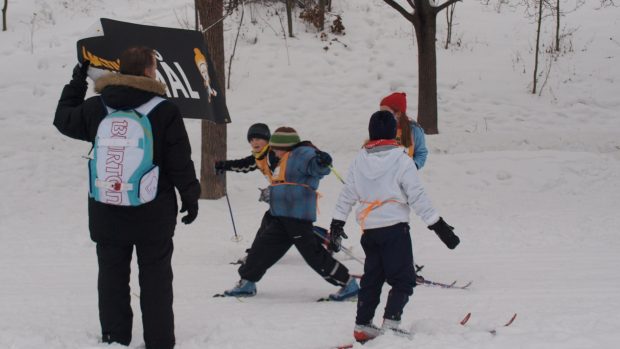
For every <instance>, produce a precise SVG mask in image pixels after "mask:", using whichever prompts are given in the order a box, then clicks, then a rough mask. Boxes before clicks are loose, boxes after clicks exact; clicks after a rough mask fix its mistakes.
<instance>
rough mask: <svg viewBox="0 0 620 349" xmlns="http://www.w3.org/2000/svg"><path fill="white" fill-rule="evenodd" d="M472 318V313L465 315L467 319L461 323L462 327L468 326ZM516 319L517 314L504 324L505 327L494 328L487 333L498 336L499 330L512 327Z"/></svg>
mask: <svg viewBox="0 0 620 349" xmlns="http://www.w3.org/2000/svg"><path fill="white" fill-rule="evenodd" d="M470 318H471V313H467V314H466V315H465V317H464V318H463V319H462V320H461V321H460V322H459V323H460V324H461V325H462V326H466V325H467V322H468V321H469V319H470ZM516 318H517V313H514V314H513V315H512V317H510V319H508V321H507V322H506V323H504V324H503V325H501V326H499V327H497V328H493V329H490V330H486V331H487V332H489V333H490V334H492V335H496V334H497V330H498V328H501V327H508V326H510V325H512V323H513V322H514V321H515V319H516Z"/></svg>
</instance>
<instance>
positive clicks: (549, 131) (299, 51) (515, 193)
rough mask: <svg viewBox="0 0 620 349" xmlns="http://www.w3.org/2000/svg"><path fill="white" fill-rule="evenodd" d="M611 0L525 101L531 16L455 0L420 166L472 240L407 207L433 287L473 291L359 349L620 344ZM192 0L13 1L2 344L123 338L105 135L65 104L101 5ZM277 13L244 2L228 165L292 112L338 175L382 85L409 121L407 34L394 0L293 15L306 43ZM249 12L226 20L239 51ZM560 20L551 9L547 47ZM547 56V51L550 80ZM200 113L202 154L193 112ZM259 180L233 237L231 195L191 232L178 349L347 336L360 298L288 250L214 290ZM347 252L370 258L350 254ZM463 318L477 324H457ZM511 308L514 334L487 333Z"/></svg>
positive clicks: (234, 189)
mask: <svg viewBox="0 0 620 349" xmlns="http://www.w3.org/2000/svg"><path fill="white" fill-rule="evenodd" d="M563 3H567V5H566V6H567V7H568V6H569V5H568V3H571V4H572V3H573V2H572V1H563ZM597 3H598V1H588V2H587V4H586V5H584V6H583V7H581V8H579V9H578V10H577V11H576V12H573V13H570V14H568V15H566V16H565V17H564V18H563V28H564V29H565V30H566V31H573V34H572V35H571V36H570V37H569V38H567V40H566V41H565V43H564V45H565V46H566V48H569V47H570V48H571V50H570V52H567V53H565V54H563V55H561V56H560V57H559V58H558V60H557V61H554V62H553V64H552V66H551V73H550V75H549V79H548V81H547V83H546V85H545V87H544V90H543V92H542V95H541V96H538V95H532V94H530V93H529V90H530V89H531V85H530V84H531V75H532V64H533V54H532V49H533V45H534V40H535V25H534V23H533V22H532V20H531V19H527V18H525V17H524V15H523V10H522V9H520V8H516V9H512V8H509V7H504V8H502V10H501V12H500V13H498V12H497V11H495V10H494V8H493V7H492V6H489V7H484V6H482V5H481V4H480V3H479V2H478V1H473V0H470V1H464V2H459V3H458V5H457V8H456V14H455V16H456V18H455V29H454V35H455V39H458V40H459V41H460V42H461V45H460V46H453V47H452V48H451V49H449V50H444V49H443V48H442V47H441V46H442V42H443V36H444V34H445V24H444V22H443V18H444V17H443V16H444V14H443V13H442V14H440V17H439V18H440V20H439V28H438V29H439V33H438V40H439V41H438V43H437V44H438V49H437V53H438V86H439V87H438V93H439V129H440V132H441V133H440V134H439V135H434V136H427V145H428V147H429V150H430V151H431V153H430V154H429V158H428V161H427V164H426V167H425V168H424V169H423V171H422V173H421V176H422V179H423V181H424V183H425V185H426V188H427V190H428V192H429V193H430V195H431V198H432V200H433V202H434V204H435V206H436V207H437V208H438V209H439V211H440V212H441V214H442V215H443V217H444V218H445V219H446V221H447V222H448V223H450V224H451V225H453V226H455V227H456V232H457V234H458V235H459V236H460V237H461V241H462V243H461V245H460V246H458V247H457V249H456V250H454V251H450V250H448V249H447V248H445V246H444V245H443V244H442V243H441V242H440V241H439V239H437V237H436V236H434V234H433V233H432V232H431V231H429V230H427V229H426V227H424V226H423V224H422V223H421V221H420V220H419V219H418V218H417V217H413V216H412V231H413V233H412V234H413V238H414V254H415V257H416V262H417V263H419V264H424V265H426V267H425V269H424V271H423V273H422V274H423V275H424V276H426V277H427V278H428V279H432V280H435V281H448V282H450V281H452V280H455V279H458V280H459V281H461V282H466V281H468V280H473V281H474V283H473V285H472V286H471V289H470V290H467V291H459V290H443V289H438V288H427V287H418V288H416V291H415V294H414V296H413V297H412V299H411V301H410V303H409V304H408V305H407V307H406V309H405V314H404V317H403V325H404V327H405V328H407V329H410V330H411V331H413V332H414V333H415V335H414V338H413V339H412V340H411V341H410V340H407V339H403V338H398V337H394V336H384V337H382V338H378V339H376V340H375V341H373V342H370V343H368V344H367V345H365V346H364V348H429V349H430V348H503V349H509V348H528V349H529V348H580V349H582V348H612V347H615V346H616V345H618V344H617V343H620V333H619V332H618V328H620V312H619V310H620V273H618V267H619V266H620V253H619V252H618V250H619V248H620V237H619V236H618V227H619V226H620V218H619V217H620V215H618V209H619V208H620V204H619V202H620V115H619V114H618V110H620V97H618V92H619V90H618V87H617V84H618V81H620V9H619V8H614V7H612V8H607V9H603V10H596V7H597ZM192 6H193V1H188V0H183V1H181V0H175V1H164V0H153V1H149V2H145V1H137V0H128V1H121V0H109V1H103V0H85V1H83V0H65V1H53V0H21V1H14V0H11V1H9V6H8V16H7V17H8V18H7V19H8V28H9V29H8V31H6V32H0V40H1V43H2V45H0V57H1V61H0V63H1V64H0V76H1V79H0V104H1V105H2V112H1V113H0V183H1V188H2V189H0V194H1V195H2V200H1V201H0V239H1V243H0V348H11V349H30V348H37V349H38V348H43V347H44V348H50V349H61V348H62V349H70V348H89V349H90V348H108V346H107V345H102V344H99V343H98V341H99V335H100V328H99V322H98V313H97V291H96V277H97V261H96V255H95V248H94V247H95V245H94V243H92V242H91V241H90V239H89V235H88V225H87V222H88V220H87V215H86V191H87V171H86V162H85V160H84V159H82V158H81V156H82V155H85V154H86V153H87V152H88V150H89V149H90V145H89V144H87V143H85V142H79V141H75V140H71V139H68V138H65V137H63V136H62V135H60V134H59V133H58V132H57V131H56V129H55V128H54V127H53V126H52V120H53V114H54V110H55V106H56V102H57V99H58V97H59V95H60V91H61V89H62V86H63V85H64V84H65V83H66V82H68V80H69V78H70V76H71V69H72V67H73V66H74V64H75V62H76V53H75V42H76V40H77V39H78V38H79V37H80V36H81V35H82V34H83V33H84V32H85V31H86V30H87V29H88V28H89V27H90V26H91V25H92V24H93V23H94V22H95V21H96V20H97V19H98V18H100V17H107V18H113V19H118V20H124V21H130V22H135V23H141V24H151V25H160V26H169V27H183V26H184V25H183V24H182V23H184V22H188V23H190V26H193V12H192ZM276 10H277V11H278V12H277V13H278V14H279V16H280V17H281V18H282V21H283V23H285V15H284V11H283V9H282V5H278V6H275V5H272V6H269V7H266V8H265V7H261V6H259V5H257V4H254V5H246V13H245V15H246V18H245V24H244V26H243V28H242V33H241V38H240V40H239V44H238V47H237V52H236V55H235V58H234V61H233V65H232V74H231V85H232V86H231V89H229V90H227V91H226V93H227V98H228V107H229V109H230V112H231V117H232V120H233V123H232V124H230V125H229V126H228V133H229V135H230V136H229V138H228V149H229V152H228V157H229V158H239V157H242V156H246V155H247V154H248V153H249V147H248V145H247V143H246V141H245V133H246V130H247V128H248V126H249V125H251V124H252V123H254V122H266V123H268V124H269V125H270V126H271V127H272V130H273V129H275V128H276V127H278V126H283V125H288V126H292V127H294V128H296V129H297V130H298V131H299V133H300V134H301V136H302V138H304V139H311V140H312V141H313V142H315V144H317V145H318V146H319V147H322V148H323V149H324V150H326V151H329V152H331V153H332V154H333V156H334V158H335V163H334V165H335V168H336V169H337V170H338V171H339V172H340V173H341V174H343V175H344V174H345V173H346V170H347V167H348V164H349V161H350V160H351V159H352V158H353V156H354V154H355V152H356V151H357V150H358V149H359V146H360V144H361V143H362V142H363V140H364V138H365V136H366V132H367V121H368V118H369V116H370V115H371V113H372V112H374V111H375V110H376V109H377V107H378V103H379V100H380V99H381V97H383V96H385V95H387V94H388V93H389V92H391V91H394V90H399V91H401V90H402V91H405V92H407V94H408V96H409V100H408V102H409V110H410V111H411V114H413V115H415V110H416V104H417V97H416V88H417V77H416V76H417V58H416V57H417V51H416V46H415V44H414V41H413V39H412V33H413V29H412V27H411V26H410V25H409V24H408V23H407V22H406V21H405V19H404V18H402V16H401V15H400V14H398V13H397V12H396V11H394V10H393V9H391V8H390V7H388V6H387V5H385V4H384V3H383V2H382V1H380V0H367V1H359V0H339V1H334V12H335V13H339V14H342V15H343V22H344V25H345V27H346V35H345V36H334V35H332V34H328V39H329V40H331V39H334V38H337V39H338V41H327V42H323V41H320V40H319V37H318V34H317V33H316V32H315V31H313V30H312V29H310V28H307V27H306V25H304V24H303V23H301V22H300V21H299V20H298V19H297V20H296V21H295V24H294V30H295V33H296V37H295V38H287V39H286V41H285V40H284V39H283V35H282V26H281V24H280V19H279V17H278V15H276V14H275V13H276ZM239 17H240V13H235V14H233V15H232V16H231V17H229V18H227V19H226V20H225V22H224V23H225V39H226V55H227V56H229V55H230V53H231V52H232V48H233V43H234V38H235V35H236V28H237V20H238V19H239ZM251 20H254V22H252V21H251ZM553 28H554V26H553V25H552V23H551V21H550V20H547V22H545V26H544V33H543V35H542V37H543V41H544V43H545V44H546V47H548V44H549V43H550V42H551V40H552V36H553ZM345 45H346V47H345ZM323 47H328V50H324V49H323ZM548 62H549V59H548V56H544V58H543V59H542V63H541V64H542V67H543V68H542V70H543V72H544V71H546V67H547V66H548V64H549V63H548ZM91 86H92V84H91ZM539 86H540V85H539ZM186 125H187V128H188V130H189V133H190V138H191V142H192V145H193V148H194V159H195V162H196V164H199V159H200V157H199V149H200V122H199V121H197V120H186ZM265 184H266V183H265V181H264V179H263V178H262V176H261V175H260V174H259V173H251V174H245V175H244V174H232V173H231V174H228V192H229V198H230V201H231V204H232V207H233V211H234V218H235V223H236V225H237V231H238V232H239V234H241V235H242V236H243V238H244V239H243V240H242V241H241V242H240V243H235V242H233V241H231V237H232V235H233V230H232V225H231V222H230V219H229V213H228V206H227V204H226V200H225V199H220V200H216V201H201V202H200V215H199V217H198V219H197V220H196V222H195V223H194V224H192V225H190V226H185V225H182V224H180V225H179V226H178V229H177V232H176V237H175V240H174V241H175V245H176V246H175V247H176V250H175V252H174V258H173V267H174V272H175V280H174V288H175V300H174V309H175V320H176V336H177V347H178V348H179V349H199V348H200V349H202V348H257V349H262V348H264V349H275V348H329V347H330V346H335V345H337V344H344V343H347V342H350V341H351V340H352V328H353V325H354V317H355V303H353V302H346V303H342V304H339V303H316V302H314V301H315V299H317V298H319V297H322V296H325V295H327V294H328V293H331V292H333V291H335V287H333V286H331V285H329V284H328V283H326V282H324V281H323V280H322V279H321V278H320V276H318V275H317V274H315V273H314V272H313V271H312V270H311V269H310V268H309V267H308V266H306V265H305V263H304V261H303V260H302V259H301V257H300V256H299V254H298V253H297V251H295V250H294V249H292V250H291V251H290V252H289V253H288V254H287V255H286V256H285V257H284V258H283V259H282V260H281V261H280V262H279V263H278V264H276V265H275V266H274V267H273V268H272V269H271V270H269V271H268V273H267V274H266V276H265V277H264V279H263V280H261V282H260V283H259V284H258V295H257V296H256V297H254V298H250V299H243V300H237V299H234V298H233V299H222V298H212V297H211V296H212V295H213V294H214V293H219V292H221V291H222V290H224V289H226V288H229V287H230V286H232V285H233V284H234V283H235V282H236V281H237V279H238V275H237V273H236V267H235V266H232V265H230V264H229V262H230V261H233V260H235V259H237V258H238V257H240V256H242V255H243V254H244V250H245V249H246V248H247V247H248V246H249V244H250V243H251V241H252V239H253V237H254V233H255V231H256V229H257V228H258V225H259V221H260V218H261V216H262V214H263V212H264V210H266V209H267V206H266V205H264V204H263V203H258V202H257V201H256V200H257V198H258V194H259V193H258V190H257V189H256V188H257V187H263V186H265ZM340 187H341V185H340V183H339V181H338V180H337V179H336V177H335V176H329V177H327V178H326V179H324V180H323V181H322V183H321V187H320V188H319V190H320V192H322V193H323V195H324V196H323V199H322V200H321V202H320V210H321V213H320V215H319V218H318V222H317V224H319V225H323V226H326V225H328V224H329V221H330V219H331V217H330V213H331V210H332V208H333V205H334V203H335V200H336V197H337V194H338V191H339V190H340ZM347 231H348V233H349V235H350V238H349V240H346V241H345V242H346V244H347V246H352V247H353V251H354V252H355V253H356V254H357V255H358V256H360V257H362V256H363V251H362V249H361V247H360V246H359V237H360V235H359V227H358V226H357V225H356V224H355V222H354V219H352V218H350V219H349V221H348V224H347ZM338 257H339V258H344V257H345V256H340V255H339V256H338ZM345 263H346V264H347V265H348V266H349V267H350V269H351V270H352V271H354V272H357V273H359V272H361V271H362V268H361V265H359V264H358V263H357V262H356V261H354V260H350V259H349V260H345ZM132 276H133V278H132V281H131V286H132V292H134V294H135V297H133V299H132V305H133V308H134V315H135V316H134V332H133V342H132V344H131V346H130V348H141V347H143V345H144V342H143V340H142V325H141V321H140V309H139V302H138V298H137V297H138V295H139V287H138V284H137V280H136V279H137V267H136V266H135V265H134V266H133V274H132ZM387 290H388V288H387V287H386V288H385V289H384V295H383V296H384V300H385V295H386V294H387ZM383 306H384V303H382V305H380V306H379V308H378V310H377V318H376V322H378V323H380V317H381V314H382V311H383ZM467 312H472V313H473V316H472V319H471V320H470V323H469V325H468V326H467V327H462V326H460V325H459V324H458V321H459V320H460V319H461V318H462V317H463V316H464V315H465V314H466V313H467ZM515 312H516V313H518V316H517V319H516V321H515V322H514V324H513V325H512V326H511V327H508V328H500V329H499V330H498V333H497V335H496V336H493V335H491V334H489V333H488V332H487V330H489V329H492V328H495V327H496V326H498V325H499V324H501V323H503V322H505V321H507V320H508V318H509V317H510V316H511V315H512V314H513V313H515ZM614 343H615V344H614ZM356 347H361V346H359V345H358V346H356ZM109 348H120V346H110V347H109Z"/></svg>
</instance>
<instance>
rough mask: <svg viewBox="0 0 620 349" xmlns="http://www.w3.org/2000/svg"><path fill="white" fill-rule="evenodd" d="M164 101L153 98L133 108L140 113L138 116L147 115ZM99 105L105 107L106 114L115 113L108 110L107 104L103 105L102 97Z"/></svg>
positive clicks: (112, 110)
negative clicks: (101, 104)
mask: <svg viewBox="0 0 620 349" xmlns="http://www.w3.org/2000/svg"><path fill="white" fill-rule="evenodd" d="M165 100H166V99H165V98H162V97H159V96H155V97H153V98H151V99H150V100H149V101H148V102H146V103H144V104H142V105H141V106H139V107H137V108H134V110H135V111H137V112H138V113H140V115H148V114H149V113H150V112H151V111H153V109H155V107H156V106H158V105H159V103H161V102H164V101H165ZM101 103H103V106H104V107H105V109H106V111H107V112H108V114H112V113H114V112H115V111H116V109H113V108H110V107H109V106H108V105H107V104H105V102H104V101H103V97H101Z"/></svg>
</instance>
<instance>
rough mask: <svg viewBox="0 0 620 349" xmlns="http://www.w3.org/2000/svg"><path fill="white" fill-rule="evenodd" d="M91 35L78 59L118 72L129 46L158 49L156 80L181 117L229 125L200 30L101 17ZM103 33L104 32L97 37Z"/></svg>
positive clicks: (80, 48)
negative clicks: (177, 108) (155, 25)
mask: <svg viewBox="0 0 620 349" xmlns="http://www.w3.org/2000/svg"><path fill="white" fill-rule="evenodd" d="M100 21H101V27H100V29H97V30H96V33H94V35H99V36H93V37H88V38H84V39H81V40H79V41H78V42H77V50H78V61H79V62H83V61H84V60H89V61H90V64H91V66H92V67H93V68H99V69H106V70H109V71H118V70H119V64H120V60H119V57H120V54H121V53H122V52H123V51H124V50H125V49H127V48H129V47H132V46H148V47H151V48H153V49H155V50H156V51H157V79H158V80H159V81H161V82H163V83H164V84H166V86H168V89H167V91H166V94H167V97H168V98H169V99H170V100H171V101H173V102H174V103H175V104H176V105H177V106H178V107H179V109H180V110H181V114H182V115H183V117H185V118H195V119H208V120H211V121H213V122H215V123H218V124H222V123H229V122H230V115H229V114H228V108H227V107H226V101H225V99H224V97H223V93H222V92H223V91H221V90H220V87H219V86H218V84H217V79H216V78H215V70H214V69H213V64H212V63H211V57H210V55H209V52H208V50H207V47H206V45H205V43H204V39H203V36H202V34H201V33H200V32H198V31H193V30H185V29H175V28H163V27H154V26H148V25H139V24H133V23H126V22H120V21H115V20H111V19H107V18H101V19H100ZM100 31H103V33H97V32H100Z"/></svg>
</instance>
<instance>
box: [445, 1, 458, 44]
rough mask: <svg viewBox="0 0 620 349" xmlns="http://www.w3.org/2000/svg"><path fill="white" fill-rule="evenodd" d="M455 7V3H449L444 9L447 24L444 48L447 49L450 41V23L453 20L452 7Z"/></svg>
mask: <svg viewBox="0 0 620 349" xmlns="http://www.w3.org/2000/svg"><path fill="white" fill-rule="evenodd" d="M455 8H456V4H452V5H450V6H449V7H448V8H447V9H446V23H447V25H448V33H447V34H446V45H445V49H446V50H447V49H448V47H449V45H450V43H452V23H453V20H454V9H455Z"/></svg>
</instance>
